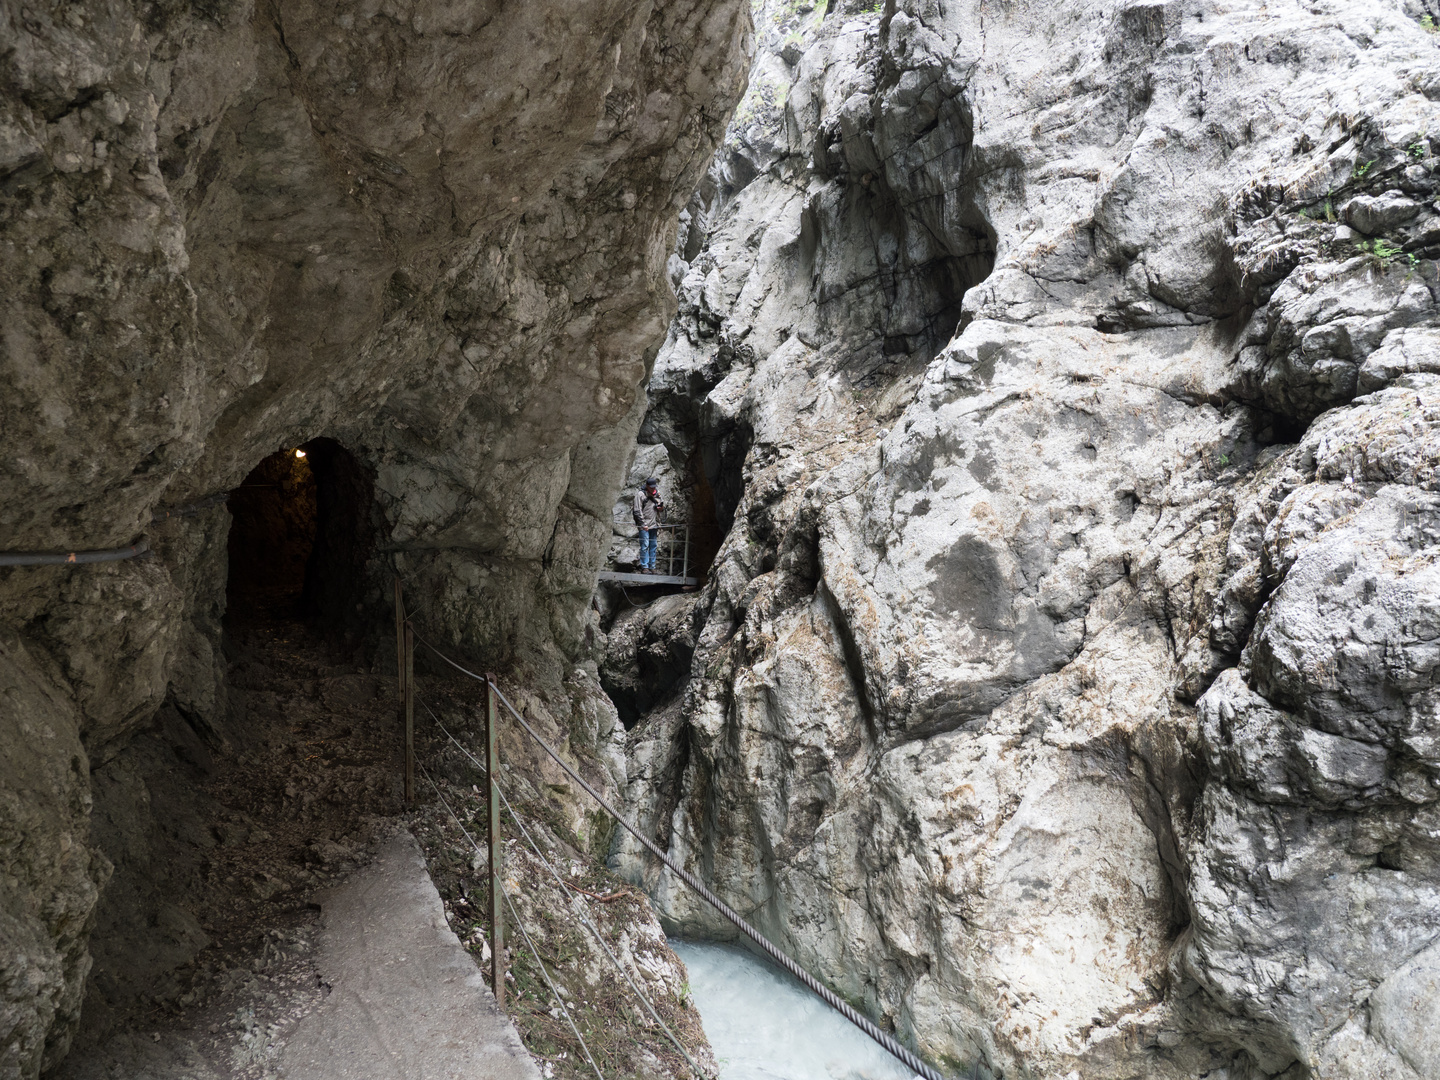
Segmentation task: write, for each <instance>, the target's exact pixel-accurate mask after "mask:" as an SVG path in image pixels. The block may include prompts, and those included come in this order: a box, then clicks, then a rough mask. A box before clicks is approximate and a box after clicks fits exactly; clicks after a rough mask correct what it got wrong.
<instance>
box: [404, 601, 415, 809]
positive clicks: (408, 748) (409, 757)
mask: <svg viewBox="0 0 1440 1080" xmlns="http://www.w3.org/2000/svg"><path fill="white" fill-rule="evenodd" d="M405 801H406V802H407V803H413V802H414V801H415V631H414V630H413V629H411V627H410V624H409V623H408V622H407V623H406V624H405Z"/></svg>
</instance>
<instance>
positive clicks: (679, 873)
mask: <svg viewBox="0 0 1440 1080" xmlns="http://www.w3.org/2000/svg"><path fill="white" fill-rule="evenodd" d="M411 626H412V629H413V623H412V624H411ZM415 639H416V640H417V641H419V642H420V643H421V644H422V645H424V646H425V647H426V648H427V649H429V650H430V651H431V652H432V653H434V654H435V655H436V656H438V657H439V658H440V659H441V660H444V661H445V662H446V663H447V664H449V665H450V666H451V667H453V668H454V669H455V670H456V671H459V672H461V673H462V674H465V675H468V676H470V678H472V679H475V680H477V681H479V682H489V683H490V686H491V687H492V688H493V689H494V691H495V696H496V697H497V698H498V699H499V700H500V701H501V702H502V703H503V704H504V705H505V708H506V709H508V710H509V712H510V715H511V716H513V717H514V718H515V719H516V721H518V722H519V724H520V726H521V727H523V728H524V729H525V731H526V732H527V733H528V734H529V736H530V737H531V738H532V739H534V740H535V741H536V742H537V743H539V744H540V746H541V748H542V749H543V750H544V751H545V752H546V753H547V754H549V755H550V756H551V757H552V758H554V759H555V762H556V764H558V765H559V766H560V768H562V769H564V770H565V772H566V774H567V775H569V776H570V778H571V779H572V780H574V781H575V782H576V783H577V784H579V785H580V786H581V787H582V788H583V789H584V790H585V792H586V793H587V794H588V795H589V796H590V797H591V798H592V799H594V800H595V801H596V802H598V803H599V804H600V805H601V806H603V807H604V808H605V810H606V811H607V812H608V813H609V814H610V816H611V817H613V818H614V819H615V820H616V821H617V822H618V823H619V824H620V825H622V826H623V827H624V828H625V830H626V831H627V832H628V833H630V835H632V836H633V837H635V839H636V840H639V841H640V843H641V844H643V845H644V846H645V848H646V849H647V850H648V851H649V852H650V853H651V854H652V855H654V856H655V857H656V858H657V859H659V860H660V861H661V863H663V864H664V865H665V866H666V867H668V868H669V869H670V871H671V872H672V873H674V874H675V876H676V877H678V878H679V879H680V880H681V881H683V882H684V883H685V884H686V885H689V886H690V888H692V889H694V890H695V892H696V893H698V894H699V895H700V896H701V897H702V898H703V899H704V900H705V901H706V902H707V903H709V904H710V906H711V907H713V908H714V909H715V910H716V911H718V912H719V913H720V914H721V915H723V916H724V917H725V918H726V919H728V920H729V921H730V923H731V924H732V925H734V927H735V928H736V929H737V930H739V931H740V932H741V933H743V934H744V935H745V936H746V937H748V938H749V939H750V940H751V941H753V942H755V944H756V945H758V946H759V947H760V948H761V949H762V950H763V951H764V952H765V954H766V955H767V956H769V957H770V958H771V959H772V960H774V961H775V962H776V963H777V964H779V965H780V966H781V967H783V968H784V969H785V970H786V971H788V972H789V973H790V974H791V975H793V976H795V978H797V979H799V980H800V981H801V982H802V983H804V984H805V985H806V986H807V987H809V988H810V989H811V990H812V991H814V992H815V993H816V994H818V995H819V996H820V997H821V998H822V999H823V1000H824V1001H825V1003H826V1004H827V1005H829V1006H830V1007H831V1008H832V1009H834V1010H835V1011H836V1012H838V1013H839V1014H840V1015H841V1016H843V1017H845V1019H847V1020H849V1021H850V1022H851V1023H852V1024H854V1025H855V1026H856V1027H858V1028H859V1029H860V1030H861V1031H863V1032H865V1034H866V1035H869V1036H870V1038H872V1039H874V1040H875V1041H876V1042H877V1043H879V1044H880V1045H881V1046H883V1047H884V1048H885V1049H886V1050H887V1051H888V1052H889V1053H890V1054H892V1055H893V1056H894V1057H896V1058H898V1059H899V1060H900V1061H901V1062H903V1063H904V1065H905V1067H906V1068H908V1069H910V1070H911V1071H912V1072H915V1073H916V1074H918V1075H919V1076H921V1077H924V1080H945V1077H944V1075H943V1074H941V1073H940V1072H939V1071H938V1070H937V1069H936V1068H935V1067H934V1066H933V1065H931V1064H929V1063H928V1062H926V1061H924V1060H922V1059H921V1058H920V1057H919V1056H918V1055H916V1054H915V1052H914V1051H912V1050H910V1049H908V1048H907V1047H905V1046H902V1045H901V1044H900V1043H899V1042H898V1041H897V1040H896V1039H895V1038H894V1036H892V1035H891V1034H890V1033H889V1032H887V1031H883V1030H881V1028H880V1027H879V1025H877V1024H876V1023H875V1022H874V1021H873V1020H871V1019H870V1018H869V1017H868V1016H864V1015H863V1014H861V1013H859V1012H857V1011H856V1010H855V1009H854V1007H852V1006H851V1005H850V1003H849V1002H847V1001H844V1000H843V999H841V998H840V996H839V995H837V994H836V993H835V992H834V991H833V990H831V989H830V988H829V987H828V986H826V985H825V984H824V983H822V982H820V981H819V980H818V979H816V978H815V977H814V976H813V975H811V974H810V973H809V972H808V971H806V970H805V969H804V968H802V967H801V966H800V965H799V964H797V963H796V962H795V961H794V960H792V959H790V957H789V956H787V955H786V954H785V953H784V952H782V951H781V949H780V948H779V946H777V945H775V944H774V943H773V942H771V941H770V939H769V938H767V937H765V935H764V934H762V933H760V931H758V930H756V929H755V928H754V927H753V926H751V925H750V924H749V922H747V921H746V920H745V919H744V918H742V917H741V915H740V914H739V912H737V911H736V910H735V909H734V908H732V907H731V906H730V905H729V904H727V903H725V901H724V900H721V899H720V897H718V896H716V895H715V894H714V893H713V892H711V891H710V890H709V889H708V888H707V887H706V886H705V885H704V884H703V883H702V882H701V881H700V879H699V878H697V877H695V875H693V874H691V873H690V872H689V871H688V870H686V869H684V868H683V867H681V866H680V865H679V864H678V863H676V862H675V861H674V860H672V859H671V858H670V856H668V855H667V854H665V852H663V851H661V850H660V848H659V847H658V846H657V845H656V844H655V842H654V841H653V840H651V839H650V838H649V837H648V836H646V835H644V834H643V833H642V832H641V831H640V830H639V829H637V828H636V827H635V826H634V825H632V824H630V822H629V821H627V820H626V819H625V818H624V817H622V816H621V814H620V811H618V810H616V809H615V807H613V806H612V805H610V800H608V799H606V798H605V796H603V795H601V794H600V792H598V791H596V790H595V789H594V788H593V787H591V786H590V784H589V783H588V782H587V781H586V780H585V778H584V777H582V776H581V775H580V774H579V773H578V772H576V771H575V770H574V769H573V768H572V767H571V766H570V763H569V762H567V761H566V760H565V759H564V758H562V757H561V756H560V754H559V752H558V751H556V750H555V749H554V748H553V747H552V746H551V745H550V744H549V743H547V742H546V741H545V740H544V739H542V738H541V737H540V734H539V733H538V732H537V731H536V730H535V729H534V728H533V727H531V726H530V723H529V721H527V720H526V719H525V718H524V717H523V716H521V715H520V713H519V711H518V710H517V709H516V708H515V706H514V705H512V704H510V699H509V698H507V697H506V696H505V694H504V693H503V692H502V691H501V690H500V687H499V686H496V685H495V683H494V682H493V681H492V680H490V679H487V678H485V677H484V676H481V675H476V674H475V673H474V672H473V671H470V670H469V669H467V668H464V667H461V666H460V665H459V664H457V663H456V662H455V661H454V660H451V659H450V658H449V657H448V656H446V655H445V654H444V653H442V652H441V651H440V650H439V649H437V648H436V647H435V646H434V645H431V644H430V642H428V641H426V640H425V639H424V638H423V637H421V636H420V634H419V632H418V631H417V632H416V633H415Z"/></svg>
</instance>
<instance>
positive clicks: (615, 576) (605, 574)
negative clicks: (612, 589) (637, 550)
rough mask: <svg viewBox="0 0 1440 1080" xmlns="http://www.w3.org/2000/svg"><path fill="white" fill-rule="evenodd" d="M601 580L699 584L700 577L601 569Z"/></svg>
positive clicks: (625, 582)
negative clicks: (627, 572) (628, 572)
mask: <svg viewBox="0 0 1440 1080" xmlns="http://www.w3.org/2000/svg"><path fill="white" fill-rule="evenodd" d="M598 576H599V579H600V580H601V581H619V582H623V583H624V584H626V585H699V584H700V579H699V578H693V577H680V576H679V575H671V574H622V573H621V572H620V571H619V570H601V571H600V573H599V575H598Z"/></svg>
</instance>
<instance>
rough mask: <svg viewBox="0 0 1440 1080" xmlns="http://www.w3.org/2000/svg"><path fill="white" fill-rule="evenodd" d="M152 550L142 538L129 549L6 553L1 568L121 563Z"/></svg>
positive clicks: (2, 554)
mask: <svg viewBox="0 0 1440 1080" xmlns="http://www.w3.org/2000/svg"><path fill="white" fill-rule="evenodd" d="M149 550H150V541H149V540H147V539H146V538H145V537H143V536H142V537H141V538H140V539H139V540H137V541H135V543H133V544H131V545H130V546H129V547H121V548H106V549H104V550H103V551H55V552H48V551H4V552H0V566H79V565H81V564H83V563H102V562H121V561H122V560H124V559H133V558H135V556H136V555H143V554H145V552H147V551H149Z"/></svg>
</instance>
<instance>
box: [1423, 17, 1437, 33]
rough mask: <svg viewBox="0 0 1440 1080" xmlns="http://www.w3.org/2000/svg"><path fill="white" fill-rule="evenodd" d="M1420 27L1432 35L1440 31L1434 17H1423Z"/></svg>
mask: <svg viewBox="0 0 1440 1080" xmlns="http://www.w3.org/2000/svg"><path fill="white" fill-rule="evenodd" d="M1420 25H1421V26H1423V27H1424V28H1425V29H1426V30H1428V31H1430V33H1432V34H1434V33H1436V32H1437V31H1440V26H1436V25H1435V18H1434V16H1433V15H1421V16H1420Z"/></svg>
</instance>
